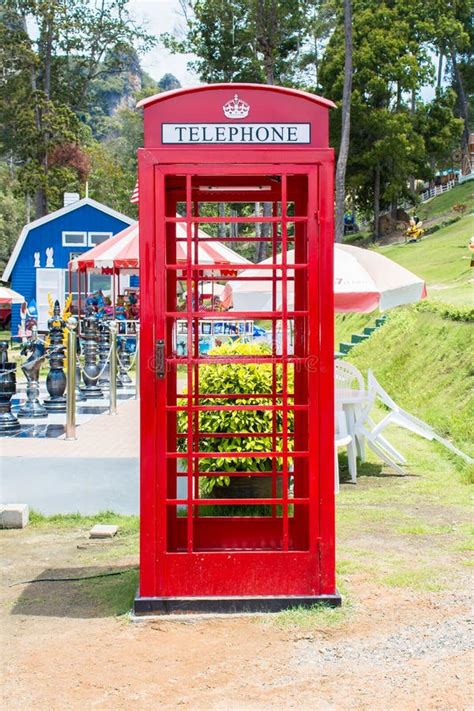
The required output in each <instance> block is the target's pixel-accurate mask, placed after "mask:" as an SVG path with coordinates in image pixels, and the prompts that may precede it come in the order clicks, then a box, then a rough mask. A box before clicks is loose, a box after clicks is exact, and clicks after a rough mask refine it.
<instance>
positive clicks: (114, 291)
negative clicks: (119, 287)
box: [112, 267, 117, 321]
mask: <svg viewBox="0 0 474 711" xmlns="http://www.w3.org/2000/svg"><path fill="white" fill-rule="evenodd" d="M116 271H117V270H116V269H115V267H114V268H113V270H112V313H113V317H114V321H115V300H116V298H117V297H116V288H115V276H116Z"/></svg>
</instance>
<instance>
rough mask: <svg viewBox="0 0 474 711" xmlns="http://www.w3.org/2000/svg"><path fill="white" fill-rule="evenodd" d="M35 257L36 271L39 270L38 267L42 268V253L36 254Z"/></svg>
mask: <svg viewBox="0 0 474 711" xmlns="http://www.w3.org/2000/svg"><path fill="white" fill-rule="evenodd" d="M34 257H35V269H38V267H40V266H41V264H40V253H39V252H35V254H34Z"/></svg>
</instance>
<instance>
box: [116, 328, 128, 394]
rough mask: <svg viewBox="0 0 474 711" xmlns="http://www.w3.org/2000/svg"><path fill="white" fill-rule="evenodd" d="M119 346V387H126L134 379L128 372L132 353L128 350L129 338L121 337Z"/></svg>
mask: <svg viewBox="0 0 474 711" xmlns="http://www.w3.org/2000/svg"><path fill="white" fill-rule="evenodd" d="M118 346H119V347H118V364H119V373H118V377H117V386H118V387H119V388H125V387H126V386H127V385H130V383H131V382H132V379H131V377H130V376H129V374H128V369H129V368H130V353H129V352H128V351H127V339H126V338H120V339H119V344H118Z"/></svg>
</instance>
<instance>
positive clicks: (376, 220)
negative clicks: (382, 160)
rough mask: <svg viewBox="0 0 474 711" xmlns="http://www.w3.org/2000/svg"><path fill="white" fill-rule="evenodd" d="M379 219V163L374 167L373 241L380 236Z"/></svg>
mask: <svg viewBox="0 0 474 711" xmlns="http://www.w3.org/2000/svg"><path fill="white" fill-rule="evenodd" d="M379 221H380V165H377V166H376V168H375V183H374V242H376V241H377V240H378V238H379V237H380V234H379Z"/></svg>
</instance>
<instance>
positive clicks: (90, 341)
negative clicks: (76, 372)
mask: <svg viewBox="0 0 474 711" xmlns="http://www.w3.org/2000/svg"><path fill="white" fill-rule="evenodd" d="M98 339H99V329H98V326H97V319H96V317H95V316H94V313H93V311H92V309H90V308H89V309H88V312H87V315H86V317H85V319H84V334H83V336H82V340H83V344H84V348H83V350H84V359H85V362H84V370H83V371H82V379H83V381H84V387H83V388H82V392H83V393H84V395H85V396H86V398H87V399H89V398H91V399H92V398H100V397H104V395H103V393H102V390H101V389H100V388H99V386H98V384H97V378H98V375H99V373H100V367H99V364H98V363H97V342H98Z"/></svg>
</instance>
